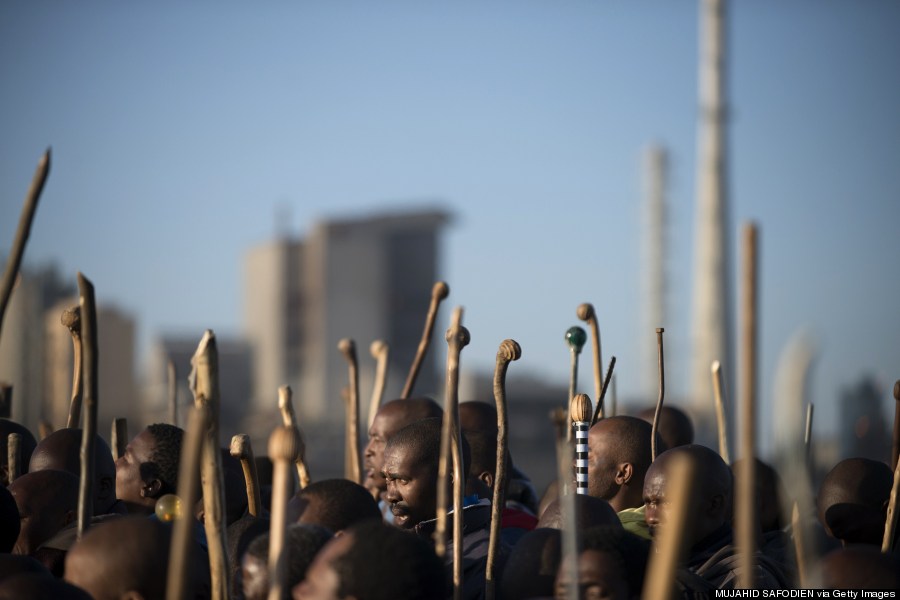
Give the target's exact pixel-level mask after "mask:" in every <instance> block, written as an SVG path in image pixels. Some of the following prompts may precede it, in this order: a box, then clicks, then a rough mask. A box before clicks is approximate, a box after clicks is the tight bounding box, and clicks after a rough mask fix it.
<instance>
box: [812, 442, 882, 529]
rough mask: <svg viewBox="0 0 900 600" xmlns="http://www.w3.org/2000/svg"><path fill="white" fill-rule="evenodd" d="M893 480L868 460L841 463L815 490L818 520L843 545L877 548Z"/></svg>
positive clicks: (856, 459)
mask: <svg viewBox="0 0 900 600" xmlns="http://www.w3.org/2000/svg"><path fill="white" fill-rule="evenodd" d="M892 481H893V477H892V474H891V470H890V468H889V467H888V466H887V465H886V464H884V463H881V462H878V461H874V460H869V459H868V458H848V459H847V460H842V461H841V462H839V463H838V464H837V465H835V467H834V468H833V469H832V470H831V471H829V473H828V475H826V476H825V479H824V480H823V481H822V486H821V487H820V488H819V496H818V508H819V520H820V521H821V522H822V525H824V526H825V529H826V531H828V533H829V534H830V535H831V536H832V537H834V538H837V539H839V540H841V541H842V542H844V543H845V544H847V543H852V544H875V545H878V546H880V545H881V540H882V536H883V534H884V520H885V516H886V514H887V502H888V497H889V496H890V493H891V484H892Z"/></svg>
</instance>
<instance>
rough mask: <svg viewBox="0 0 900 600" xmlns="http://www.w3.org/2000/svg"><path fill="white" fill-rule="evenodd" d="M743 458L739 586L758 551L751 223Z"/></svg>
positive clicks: (745, 274)
mask: <svg viewBox="0 0 900 600" xmlns="http://www.w3.org/2000/svg"><path fill="white" fill-rule="evenodd" d="M741 234H742V235H741V238H742V240H741V241H742V248H743V251H742V260H741V271H742V273H741V279H742V281H743V285H742V286H741V287H742V289H741V304H742V307H743V310H742V311H741V334H742V335H741V337H742V342H743V344H742V346H743V352H742V353H741V367H742V368H741V378H740V380H741V420H740V423H741V458H742V459H743V461H742V464H741V468H740V469H739V472H738V480H737V498H736V502H735V517H736V523H737V527H736V530H735V542H736V544H735V545H736V546H737V548H738V556H739V563H738V564H739V565H740V567H741V569H740V571H739V576H738V580H737V582H736V583H737V587H738V588H743V589H750V588H752V587H753V584H754V554H755V551H756V528H757V523H756V491H755V489H756V460H755V457H756V356H757V347H756V341H757V301H758V292H757V289H758V288H757V252H758V249H757V230H756V225H754V224H752V223H748V224H746V225H744V227H743V229H742V231H741Z"/></svg>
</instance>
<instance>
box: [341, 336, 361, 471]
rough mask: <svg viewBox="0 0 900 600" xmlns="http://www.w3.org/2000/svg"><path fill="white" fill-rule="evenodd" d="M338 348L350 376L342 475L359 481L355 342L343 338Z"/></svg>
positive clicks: (357, 385)
mask: <svg viewBox="0 0 900 600" xmlns="http://www.w3.org/2000/svg"><path fill="white" fill-rule="evenodd" d="M338 350H340V352H341V354H342V355H343V356H344V358H345V359H346V360H347V365H348V370H349V378H350V388H349V389H350V396H349V402H348V403H347V415H346V417H347V418H346V436H345V438H344V441H345V444H346V445H345V447H344V477H345V478H346V479H349V480H350V481H352V482H354V483H360V477H361V474H362V467H361V465H360V464H359V463H360V457H359V364H358V362H357V360H356V343H355V342H354V341H353V340H351V339H349V338H344V339H342V340H341V341H339V342H338Z"/></svg>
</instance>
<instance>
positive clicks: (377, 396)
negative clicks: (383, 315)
mask: <svg viewBox="0 0 900 600" xmlns="http://www.w3.org/2000/svg"><path fill="white" fill-rule="evenodd" d="M369 353H370V354H371V355H372V358H374V359H375V361H376V362H375V364H376V366H375V385H374V386H372V399H371V400H370V401H369V427H370V428H371V427H372V421H374V420H375V413H377V412H378V408H379V407H380V406H381V401H382V399H383V398H384V386H385V385H386V384H387V372H388V364H389V363H388V361H389V360H390V356H391V347H390V346H389V345H388V344H387V342H385V341H384V340H375V341H374V342H372V344H371V345H370V346H369Z"/></svg>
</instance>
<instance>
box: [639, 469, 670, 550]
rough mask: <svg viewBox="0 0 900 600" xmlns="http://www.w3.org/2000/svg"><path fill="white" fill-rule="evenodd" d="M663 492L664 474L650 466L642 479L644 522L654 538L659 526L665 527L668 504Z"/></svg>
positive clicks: (664, 485) (664, 489)
mask: <svg viewBox="0 0 900 600" xmlns="http://www.w3.org/2000/svg"><path fill="white" fill-rule="evenodd" d="M665 492H666V475H665V472H664V471H663V470H662V469H660V468H656V467H655V466H654V465H651V466H650V469H649V470H648V471H647V475H646V476H645V477H644V521H646V523H647V526H648V528H649V529H650V535H651V536H653V537H656V535H657V533H658V531H659V528H660V526H662V527H665V525H666V519H667V517H668V513H669V502H667V501H666V494H665Z"/></svg>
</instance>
